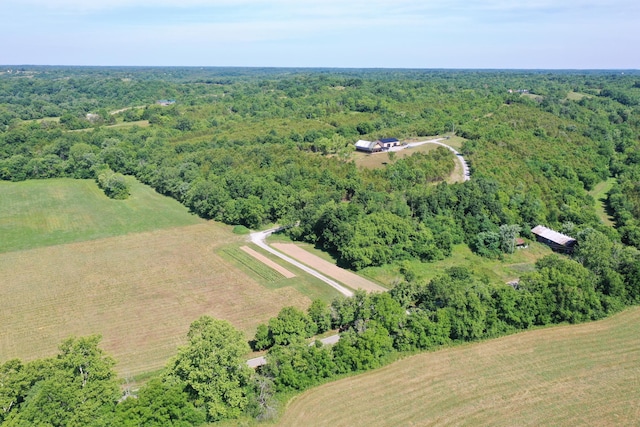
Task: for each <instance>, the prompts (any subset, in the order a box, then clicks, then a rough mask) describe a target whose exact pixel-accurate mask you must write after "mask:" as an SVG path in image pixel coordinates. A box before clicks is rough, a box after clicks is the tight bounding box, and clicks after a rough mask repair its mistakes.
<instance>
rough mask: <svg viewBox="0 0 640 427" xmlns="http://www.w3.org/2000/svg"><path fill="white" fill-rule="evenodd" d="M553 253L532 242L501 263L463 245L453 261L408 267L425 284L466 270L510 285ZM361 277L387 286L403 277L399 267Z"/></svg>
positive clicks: (373, 270) (367, 272)
mask: <svg viewBox="0 0 640 427" xmlns="http://www.w3.org/2000/svg"><path fill="white" fill-rule="evenodd" d="M550 253H551V249H549V248H548V247H547V246H545V245H542V244H539V243H536V242H532V243H530V244H529V247H528V248H527V249H517V250H516V252H515V253H513V254H511V255H505V256H504V259H503V260H502V261H500V260H493V259H487V258H483V257H481V256H478V255H476V254H474V253H473V252H471V250H470V249H469V247H468V246H466V245H464V244H460V245H456V246H454V248H453V252H452V254H451V256H450V257H449V258H446V259H444V260H441V261H436V262H432V263H423V262H420V261H409V262H408V266H409V268H410V269H411V270H412V271H413V272H414V273H415V274H416V276H417V279H418V280H421V281H428V280H431V279H433V278H434V277H436V276H437V275H439V274H442V273H443V272H444V271H445V270H446V269H448V268H451V267H465V268H467V269H469V270H471V271H472V272H473V273H474V274H475V275H477V276H479V277H486V278H487V279H488V280H489V281H490V282H494V283H495V282H502V283H506V282H509V281H511V280H514V279H517V278H518V277H520V275H521V274H522V273H525V272H527V271H532V270H533V269H534V264H535V262H536V260H538V259H540V258H542V257H543V256H545V255H548V254H550ZM361 274H363V275H364V276H366V277H370V278H372V279H374V280H376V281H378V282H380V283H384V284H386V285H387V286H391V285H392V284H393V283H394V282H396V281H397V280H400V279H401V278H402V275H401V274H400V269H399V266H398V265H388V266H384V267H369V268H365V269H364V270H362V271H361Z"/></svg>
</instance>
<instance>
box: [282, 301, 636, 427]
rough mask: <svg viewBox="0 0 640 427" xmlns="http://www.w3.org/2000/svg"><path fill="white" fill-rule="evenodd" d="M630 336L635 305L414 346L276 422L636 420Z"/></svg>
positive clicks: (311, 397)
mask: <svg viewBox="0 0 640 427" xmlns="http://www.w3.org/2000/svg"><path fill="white" fill-rule="evenodd" d="M639 336H640V308H637V307H636V308H633V309H629V310H627V311H625V312H623V313H620V314H618V315H616V316H614V317H612V318H609V319H606V320H603V321H599V322H593V323H588V324H582V325H573V326H559V327H554V328H548V329H540V330H536V331H529V332H523V333H520V334H517V335H511V336H508V337H504V338H499V339H495V340H491V341H485V342H481V343H475V344H468V345H464V346H459V347H452V348H448V349H443V350H440V351H437V352H432V353H423V354H419V355H416V356H413V357H409V358H407V359H404V360H401V361H398V362H395V363H393V364H391V365H389V366H387V367H385V368H382V369H379V370H376V371H372V372H368V373H365V374H362V375H358V376H355V377H350V378H346V379H343V380H340V381H336V382H333V383H328V384H325V385H322V386H320V387H317V388H315V389H312V390H310V391H308V392H306V393H304V394H302V395H301V396H299V397H297V398H295V399H294V400H293V401H292V402H290V404H289V405H288V407H287V409H286V412H285V414H284V416H283V418H282V419H281V420H280V421H279V423H278V425H281V426H299V425H305V426H355V425H358V426H426V425H469V426H478V425H487V426H489V425H490V426H540V425H553V426H576V425H589V426H604V425H621V426H622V425H637V424H638V420H640V340H639V339H638V337H639Z"/></svg>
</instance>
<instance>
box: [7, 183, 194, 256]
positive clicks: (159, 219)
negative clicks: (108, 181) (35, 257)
mask: <svg viewBox="0 0 640 427" xmlns="http://www.w3.org/2000/svg"><path fill="white" fill-rule="evenodd" d="M128 179H129V182H130V184H131V196H130V197H129V198H128V199H126V200H112V199H109V198H108V197H107V196H105V195H104V193H103V192H102V190H100V189H99V188H98V186H97V185H96V183H95V182H94V181H93V180H76V179H68V178H60V179H47V180H32V181H23V182H16V183H13V182H4V181H0V236H2V239H0V253H3V252H10V251H15V250H22V249H31V248H36V247H42V246H50V245H57V244H61V243H71V242H79V241H83V240H92V239H99V238H104V237H111V236H118V235H124V234H127V233H134V232H140V231H150V230H156V229H161V228H168V227H176V226H182V225H191V224H198V223H201V222H203V220H201V219H200V218H198V217H197V216H195V215H192V214H190V213H189V212H188V211H187V209H186V208H185V207H184V206H182V205H181V204H180V203H178V202H177V201H175V200H173V199H170V198H168V197H164V196H162V195H160V194H158V193H156V192H155V191H154V190H153V189H152V188H150V187H148V186H146V185H143V184H141V183H139V182H138V181H136V180H135V179H133V178H130V177H128Z"/></svg>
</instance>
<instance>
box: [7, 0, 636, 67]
mask: <svg viewBox="0 0 640 427" xmlns="http://www.w3.org/2000/svg"><path fill="white" fill-rule="evenodd" d="M639 50H640V1H638V0H526V1H523V0H511V1H509V0H438V1H434V0H0V64H4V65H27V64H33V65H140V66H251V67H342V68H511V69H532V68H535V69H638V68H640V55H639V54H638V53H639Z"/></svg>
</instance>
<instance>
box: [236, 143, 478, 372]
mask: <svg viewBox="0 0 640 427" xmlns="http://www.w3.org/2000/svg"><path fill="white" fill-rule="evenodd" d="M442 139H443V138H439V139H430V140H428V141H418V142H411V143H409V144H407V145H404V146H400V147H392V148H390V149H389V151H400V150H405V149H407V148H413V147H418V146H420V145H423V144H437V145H441V146H443V147H445V148H447V149H449V150H451V151H452V152H453V154H455V155H456V156H457V157H458V159H460V164H461V165H462V173H463V175H464V180H465V181H469V180H470V179H471V172H470V171H469V165H468V164H467V161H466V160H465V159H464V157H462V154H461V153H460V152H459V151H458V150H456V149H455V148H453V147H452V146H450V145H447V144H445V143H442V142H440V141H442ZM284 228H285V227H276V228H271V229H269V230H265V231H257V232H255V233H251V234H250V237H251V241H252V242H253V243H255V244H256V245H257V246H259V247H261V248H262V249H264V250H265V251H267V252H269V253H271V254H273V255H275V256H277V257H278V258H280V259H282V260H284V261H286V262H288V263H290V264H292V265H294V266H296V267H298V268H299V269H301V270H303V271H305V272H307V273H309V274H310V275H312V276H314V277H316V278H318V279H320V280H322V281H323V282H325V283H326V284H328V285H329V286H331V287H333V288H335V289H336V290H338V292H340V293H342V294H343V295H346V296H348V297H350V296H353V292H351V291H350V290H349V289H347V288H345V287H344V286H342V285H340V284H339V283H338V282H336V281H335V280H332V279H330V278H328V277H327V276H325V275H323V274H321V273H319V272H318V271H316V270H314V269H312V268H310V267H307V266H306V265H304V264H302V263H300V262H298V261H296V260H295V259H293V258H291V257H288V256H287V255H285V254H283V253H282V252H280V251H277V250H275V249H273V248H272V247H271V246H269V245H267V243H266V242H265V240H266V238H267V237H269V235H271V234H272V233H275V232H277V231H280V230H283V229H284ZM339 340H340V335H339V334H336V335H331V336H329V337H326V338H322V339H321V340H320V342H322V344H324V345H330V344H335V343H337V342H338V341H339ZM309 345H313V343H311V344H309ZM266 363H267V359H266V358H265V356H260V357H254V358H253V359H249V360H247V365H249V367H250V368H257V367H259V366H262V365H265V364H266Z"/></svg>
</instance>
